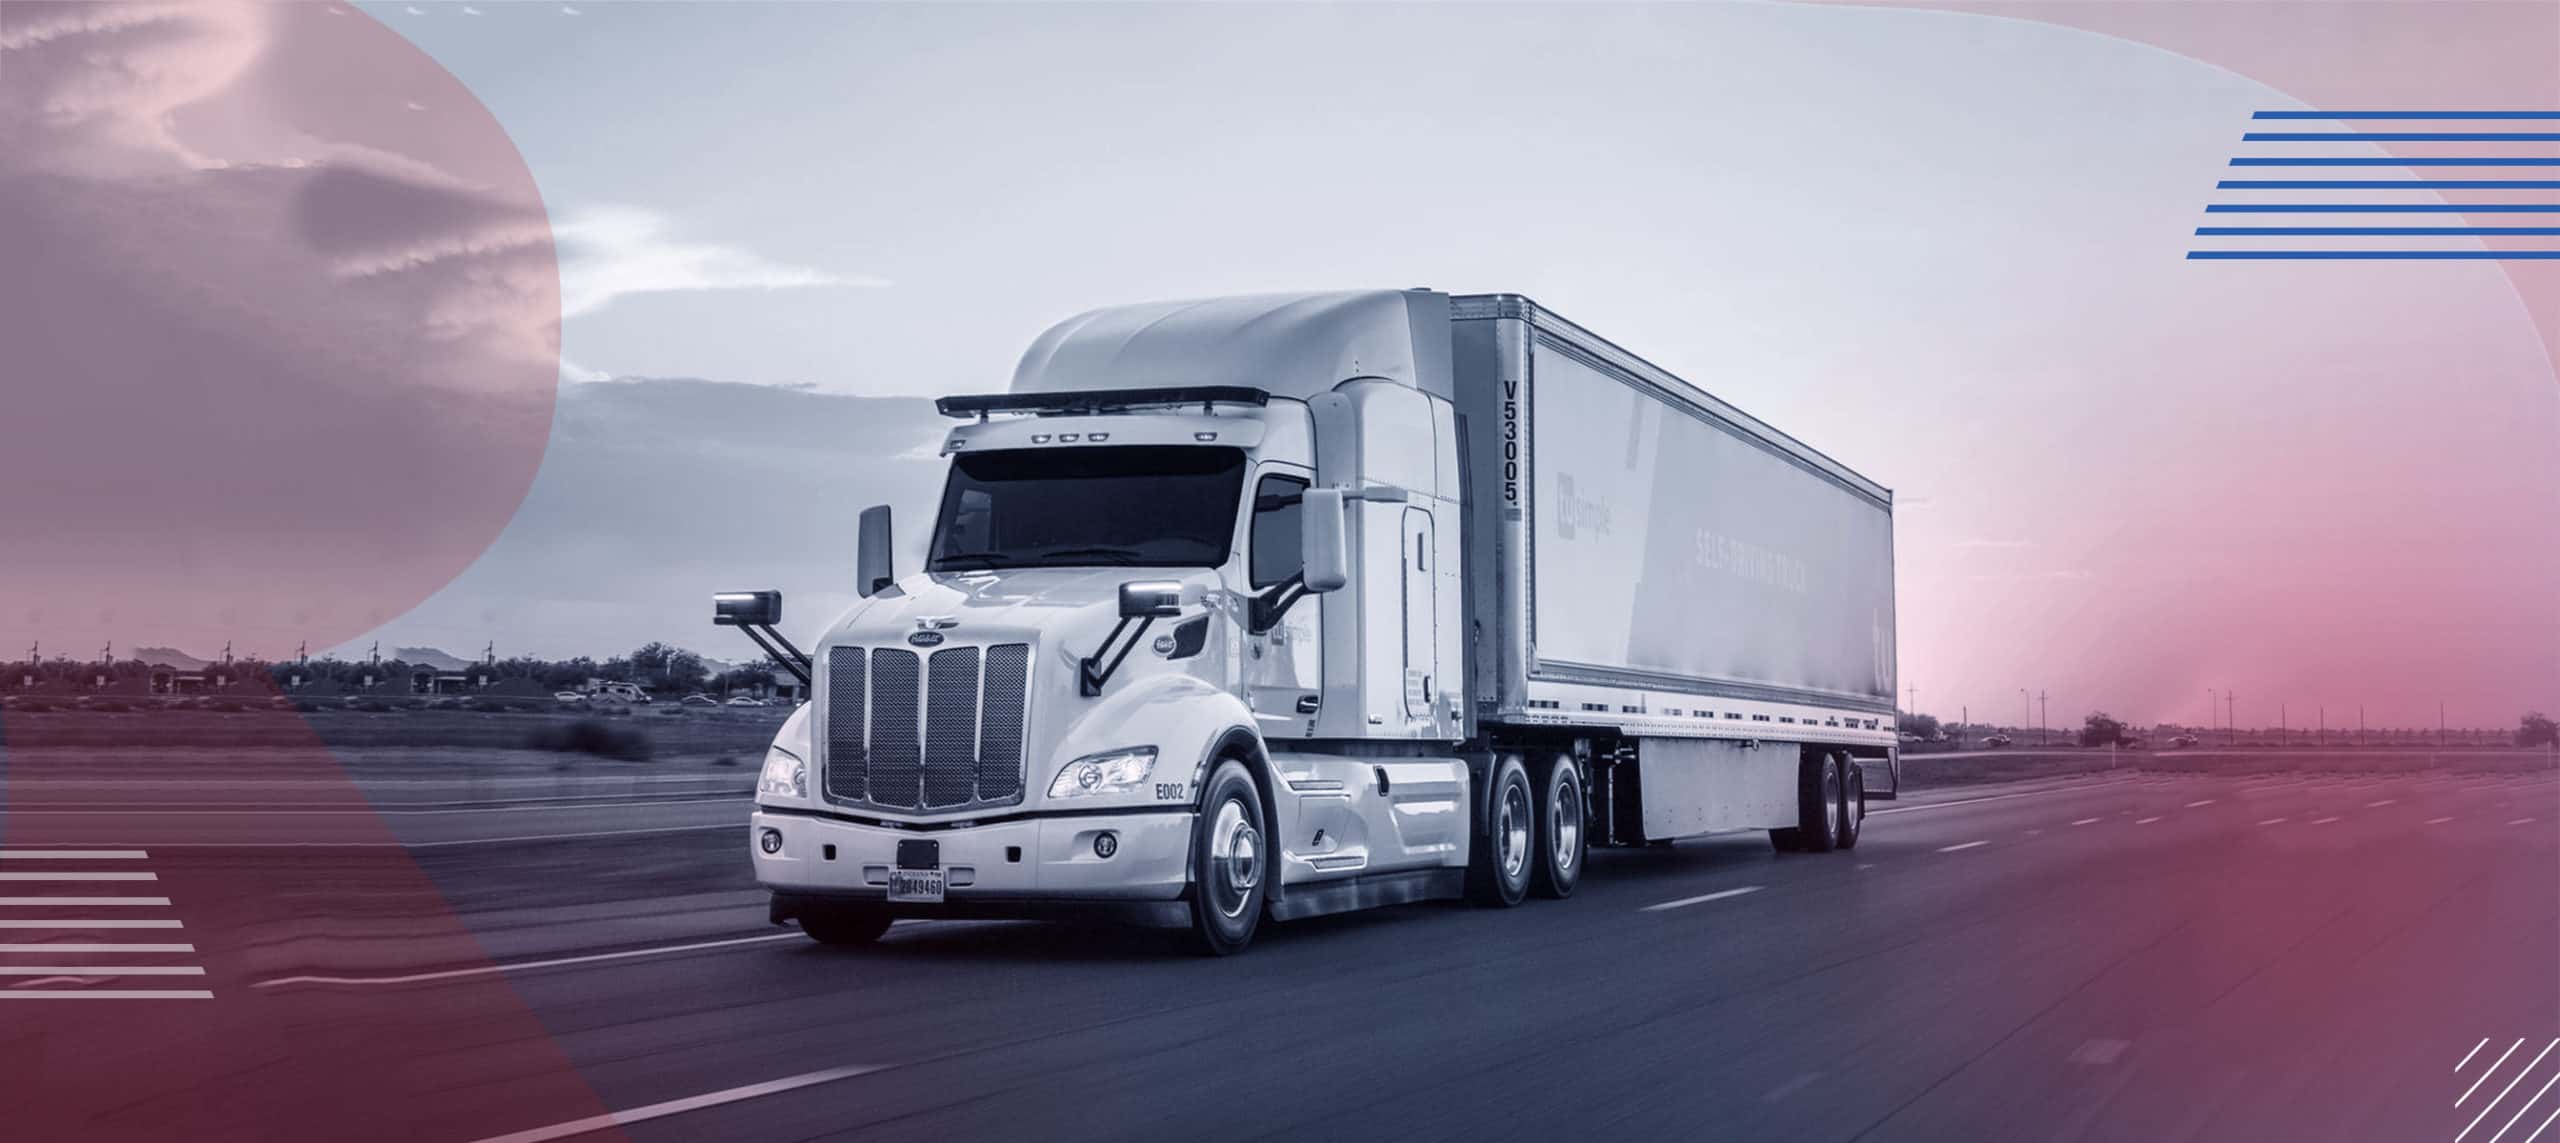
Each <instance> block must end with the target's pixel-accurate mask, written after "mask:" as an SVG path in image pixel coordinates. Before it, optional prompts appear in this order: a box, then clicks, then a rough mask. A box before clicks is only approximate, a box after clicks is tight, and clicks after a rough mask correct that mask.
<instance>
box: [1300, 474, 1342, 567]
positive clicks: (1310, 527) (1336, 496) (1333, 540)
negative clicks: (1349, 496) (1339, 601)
mask: <svg viewBox="0 0 2560 1143" xmlns="http://www.w3.org/2000/svg"><path fill="white" fill-rule="evenodd" d="M1298 522H1299V526H1300V527H1301V528H1302V529H1303V531H1302V533H1301V534H1300V537H1299V546H1300V547H1301V548H1302V549H1303V550H1304V552H1305V554H1306V565H1305V569H1306V570H1305V571H1304V573H1303V575H1304V579H1305V583H1306V585H1307V590H1308V591H1311V592H1327V591H1339V590H1341V588H1342V585H1344V584H1346V583H1349V582H1351V553H1350V550H1349V549H1350V546H1351V529H1350V525H1349V524H1348V523H1347V522H1345V521H1344V519H1343V511H1342V490H1341V489H1339V488H1310V489H1308V490H1307V491H1306V493H1305V499H1303V500H1301V501H1299V504H1298Z"/></svg>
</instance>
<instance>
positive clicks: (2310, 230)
mask: <svg viewBox="0 0 2560 1143" xmlns="http://www.w3.org/2000/svg"><path fill="white" fill-rule="evenodd" d="M2196 233H2198V234H2207V235H2221V234H2327V235H2347V234H2389V235H2395V236H2399V237H2417V236H2421V235H2439V234H2533V235H2549V234H2560V226H2199V227H2197V228H2196Z"/></svg>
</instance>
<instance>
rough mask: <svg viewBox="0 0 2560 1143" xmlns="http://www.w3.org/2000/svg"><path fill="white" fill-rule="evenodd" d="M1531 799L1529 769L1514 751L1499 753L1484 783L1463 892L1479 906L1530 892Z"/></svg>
mask: <svg viewBox="0 0 2560 1143" xmlns="http://www.w3.org/2000/svg"><path fill="white" fill-rule="evenodd" d="M1537 821H1538V817H1537V810H1536V808H1535V799H1534V798H1533V797H1532V796H1531V795H1530V793H1529V768H1528V767H1527V766H1524V765H1522V764H1521V762H1520V756H1519V755H1517V754H1502V755H1497V756H1496V757H1495V758H1494V760H1493V774H1492V777H1491V778H1490V780H1488V781H1487V782H1486V783H1485V807H1484V828H1483V829H1482V830H1480V831H1478V832H1477V834H1476V836H1475V838H1474V841H1475V850H1474V852H1472V853H1470V854H1468V855H1467V896H1468V897H1470V898H1473V899H1474V900H1475V902H1476V903H1477V904H1479V905H1489V906H1492V907H1494V908H1497V909H1508V908H1510V907H1511V906H1513V905H1517V904H1519V903H1520V900H1521V898H1524V897H1527V896H1528V895H1529V871H1530V867H1531V866H1533V865H1535V864H1537V860H1536V857H1535V853H1534V851H1535V847H1536V845H1537V837H1538V834H1539V832H1540V831H1539V830H1538V827H1537Z"/></svg>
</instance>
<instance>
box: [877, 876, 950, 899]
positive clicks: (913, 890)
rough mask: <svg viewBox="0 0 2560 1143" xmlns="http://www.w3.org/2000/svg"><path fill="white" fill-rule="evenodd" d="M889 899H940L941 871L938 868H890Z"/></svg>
mask: <svg viewBox="0 0 2560 1143" xmlns="http://www.w3.org/2000/svg"><path fill="white" fill-rule="evenodd" d="M889 899H890V900H892V901H931V902H934V903H937V904H939V903H940V902H941V901H942V871H941V870H939V869H931V870H926V869H892V870H890V871H889Z"/></svg>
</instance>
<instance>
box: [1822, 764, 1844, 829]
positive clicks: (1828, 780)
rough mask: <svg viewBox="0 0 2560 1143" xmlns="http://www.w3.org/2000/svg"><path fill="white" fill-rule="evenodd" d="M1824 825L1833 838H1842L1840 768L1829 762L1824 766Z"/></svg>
mask: <svg viewBox="0 0 2560 1143" xmlns="http://www.w3.org/2000/svg"><path fill="white" fill-rule="evenodd" d="M1822 825H1823V828H1825V829H1828V830H1830V831H1831V836H1833V837H1838V836H1840V767H1839V766H1837V765H1835V764H1833V763H1832V762H1829V761H1827V760H1826V761H1825V762H1823V764H1822Z"/></svg>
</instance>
